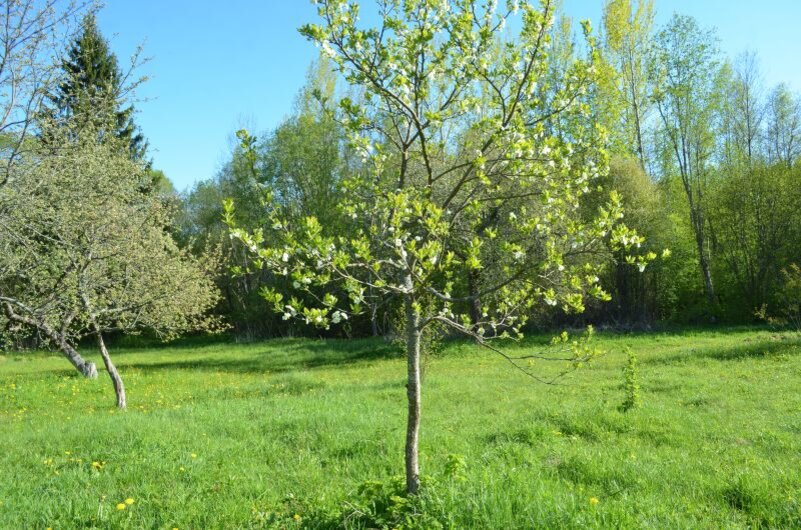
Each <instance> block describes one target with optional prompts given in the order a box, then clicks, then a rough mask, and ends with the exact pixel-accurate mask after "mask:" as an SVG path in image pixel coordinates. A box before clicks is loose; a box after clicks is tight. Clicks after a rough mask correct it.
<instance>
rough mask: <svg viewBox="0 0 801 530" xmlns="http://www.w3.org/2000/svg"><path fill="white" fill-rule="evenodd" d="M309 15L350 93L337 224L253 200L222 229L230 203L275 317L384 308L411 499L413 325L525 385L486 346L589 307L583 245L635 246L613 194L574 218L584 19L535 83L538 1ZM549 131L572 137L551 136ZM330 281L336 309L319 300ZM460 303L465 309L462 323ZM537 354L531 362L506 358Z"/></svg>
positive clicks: (416, 401) (326, 10) (597, 145)
mask: <svg viewBox="0 0 801 530" xmlns="http://www.w3.org/2000/svg"><path fill="white" fill-rule="evenodd" d="M318 5H319V14H320V17H321V19H322V23H321V24H319V25H307V26H304V27H303V28H302V29H301V32H302V33H303V35H305V36H306V37H307V38H309V39H310V40H312V41H314V42H315V43H317V44H319V45H320V46H321V47H322V49H323V51H324V52H325V53H326V54H327V55H328V56H329V57H330V58H331V59H332V60H333V61H334V63H335V64H336V65H337V68H338V70H339V72H340V73H341V75H342V76H344V78H345V79H346V80H347V82H348V83H350V85H352V86H353V87H355V89H356V90H355V91H354V93H358V94H360V99H359V102H356V101H354V100H352V99H349V98H344V99H342V100H341V102H340V109H339V110H340V114H341V120H342V122H343V123H344V125H345V127H346V129H347V132H348V135H349V142H350V145H351V147H352V148H353V149H355V150H356V151H357V152H358V153H359V154H360V156H361V158H362V163H363V168H362V169H363V170H362V171H359V172H358V173H356V174H354V175H351V176H350V177H349V178H346V179H344V180H343V182H342V183H341V184H339V185H340V186H342V189H343V193H342V194H341V196H342V197H344V199H343V200H342V202H341V203H340V204H339V205H338V206H339V207H340V208H342V211H343V212H344V213H345V214H346V217H348V218H350V219H352V220H353V224H352V226H351V227H349V228H348V229H344V228H341V227H340V230H339V232H338V233H331V231H330V230H328V227H326V226H323V225H321V223H320V222H319V221H318V220H317V219H316V218H313V217H306V218H303V219H300V220H298V221H296V222H290V221H289V219H290V218H289V216H287V215H285V211H286V210H287V208H288V205H287V204H285V203H284V202H282V201H281V200H278V199H276V196H275V194H270V193H269V191H268V193H267V201H266V205H267V209H268V214H269V219H270V222H269V224H268V225H267V227H266V229H264V230H256V231H253V232H248V231H246V230H243V229H239V228H237V226H236V222H235V217H234V205H233V204H232V202H231V201H228V202H227V203H226V205H225V212H226V213H225V216H226V220H227V222H228V223H229V225H230V227H231V234H232V236H234V237H236V238H238V239H240V240H241V241H242V242H244V243H245V245H246V247H247V248H249V249H250V250H251V252H252V255H253V264H254V266H256V267H266V268H268V269H269V270H270V271H272V272H273V273H274V274H275V275H276V277H277V278H279V279H280V278H283V279H284V280H285V282H286V285H287V289H288V290H294V291H295V292H297V293H298V294H299V296H291V297H288V298H287V297H285V295H284V293H282V292H278V291H277V290H266V291H265V292H264V295H265V297H266V298H267V299H268V300H269V301H270V302H271V304H272V305H273V307H274V308H275V310H276V311H279V312H281V313H283V315H284V318H286V319H290V318H293V317H299V318H302V319H304V320H305V321H306V322H308V323H310V324H315V325H317V326H321V327H327V326H330V325H331V324H337V323H340V322H342V321H343V320H346V319H348V318H349V316H350V315H351V314H353V313H358V312H360V311H361V310H362V307H363V305H364V304H365V302H366V297H367V296H368V294H369V293H370V292H372V293H378V294H380V295H382V296H392V297H394V298H395V299H396V300H398V301H399V303H400V304H401V305H402V307H403V313H402V315H403V316H402V321H403V328H404V335H405V353H406V360H407V381H408V382H407V399H408V422H407V431H406V451H405V453H406V454H405V458H406V486H407V490H408V492H409V493H412V494H413V493H416V492H417V491H418V489H419V486H420V471H419V456H418V441H419V436H420V418H421V406H422V394H421V353H422V352H421V348H422V346H421V344H422V342H421V339H422V337H423V333H424V332H427V331H430V330H431V329H432V328H439V329H441V330H451V331H456V332H459V333H462V334H465V335H467V336H469V337H471V338H473V339H474V340H476V341H477V342H479V343H480V344H483V345H486V346H488V347H490V348H492V349H493V350H494V351H496V352H498V353H500V354H502V355H504V357H505V358H506V359H507V360H509V361H510V362H512V363H514V364H515V366H517V367H518V368H519V369H520V370H522V371H524V372H526V373H528V374H529V375H531V376H533V377H537V374H535V373H534V372H533V371H532V369H531V368H530V367H529V366H528V364H526V363H524V362H523V358H521V357H518V358H515V357H513V356H511V355H508V354H506V353H504V352H503V351H502V350H501V349H499V348H498V347H495V346H492V345H491V344H490V343H491V341H492V340H493V339H498V338H504V337H513V336H519V335H520V333H521V328H522V326H524V324H525V323H526V320H527V318H528V316H529V315H530V313H531V311H532V310H533V309H534V308H537V307H541V306H546V307H548V306H558V307H561V308H563V309H564V310H567V311H581V310H582V309H583V307H584V300H585V297H587V296H591V297H597V298H605V297H606V296H607V295H606V293H605V292H604V291H603V290H602V288H601V287H600V285H599V284H598V267H599V265H597V260H594V259H593V255H594V253H595V251H596V250H597V249H598V248H599V247H600V246H602V245H603V244H605V243H608V242H609V241H611V242H612V243H611V244H612V245H614V246H617V247H621V246H625V247H628V246H631V245H636V244H638V243H639V242H640V238H639V237H638V236H637V235H636V234H634V233H633V232H631V231H630V230H628V229H627V228H625V227H624V226H622V225H621V224H619V220H620V218H621V217H622V215H623V213H622V211H621V207H620V204H619V200H618V198H617V196H616V195H615V194H611V196H610V197H609V200H608V202H607V203H605V205H604V206H603V207H601V208H600V209H599V210H598V212H597V215H596V216H594V218H593V219H590V220H585V219H584V216H582V215H581V204H582V201H583V199H584V198H585V197H586V196H587V195H588V194H590V193H592V192H594V190H596V179H597V178H598V177H599V176H600V175H601V174H603V173H604V172H605V171H606V168H605V166H606V157H605V154H604V152H603V149H602V147H601V143H602V142H601V141H602V139H603V134H600V132H599V131H598V129H597V127H596V125H595V124H594V123H592V122H591V121H590V120H588V119H581V118H582V117H585V118H586V116H588V114H589V108H588V106H587V105H586V104H584V102H583V97H584V95H585V94H586V93H587V90H588V87H589V86H590V84H591V83H592V82H593V76H594V66H593V64H594V61H595V60H596V52H595V51H594V48H593V39H592V38H591V37H590V36H589V27H588V25H586V24H585V31H586V34H587V41H588V44H589V49H590V51H589V54H588V57H587V58H586V59H582V60H575V61H573V62H571V63H570V64H569V65H567V67H566V68H565V69H564V71H562V75H561V77H560V79H559V82H558V83H557V84H554V85H553V86H549V87H543V86H542V83H545V82H546V81H545V77H546V76H545V74H546V72H548V71H549V56H548V49H549V43H550V29H551V25H552V22H553V14H554V7H553V5H552V3H551V2H549V1H544V2H543V3H542V5H541V6H540V7H535V6H533V5H531V3H529V2H526V1H521V2H517V1H509V2H506V5H505V7H504V8H503V9H499V8H498V7H497V6H496V2H479V1H476V0H456V1H451V2H442V1H439V0H383V1H380V2H378V9H379V12H380V15H381V23H380V25H379V26H378V27H376V28H362V27H361V25H360V23H359V6H358V5H357V4H356V3H355V2H349V1H345V0H322V1H320V2H318ZM508 17H517V18H520V19H521V20H520V23H519V24H514V25H511V27H513V28H519V31H517V34H516V37H514V38H510V39H506V40H505V39H504V35H506V30H504V29H503V28H504V25H505V23H506V21H507V18H508ZM550 78H552V76H551V77H550ZM557 120H558V121H559V124H558V126H556V125H555V124H557ZM564 123H570V124H571V127H572V128H571V129H570V130H569V131H565V130H564V127H563V126H562V125H563V124H564ZM554 130H558V131H559V134H555V133H554V134H552V133H551V131H554ZM241 137H242V139H243V146H244V147H245V148H246V149H247V146H248V145H252V144H253V140H252V138H249V137H248V135H247V134H246V133H245V132H242V134H241ZM332 206H333V205H332ZM645 261H646V258H645V257H639V258H636V262H637V264H639V265H641V266H644V264H645ZM484 268H491V270H492V274H489V275H486V276H485V277H484V279H483V282H482V286H481V288H480V289H477V290H472V291H471V292H464V289H463V287H462V286H463V284H464V282H461V281H460V279H461V277H462V276H463V275H464V274H466V273H469V271H476V270H482V269H484ZM334 284H338V287H340V288H344V291H340V292H345V293H347V296H348V298H347V299H337V297H335V296H334V295H333V294H332V291H333V285H334ZM476 300H479V301H480V305H481V313H480V315H479V319H478V321H471V318H470V313H471V307H472V303H473V302H475V301H476ZM560 340H564V345H563V347H562V348H561V352H562V353H561V354H559V355H558V356H557V358H559V359H563V360H565V361H567V362H569V363H580V362H582V361H586V360H588V359H589V358H590V357H592V355H593V353H594V352H593V351H592V350H591V349H590V348H589V347H588V346H587V345H586V344H585V343H583V342H580V341H576V342H573V343H571V342H569V341H568V340H567V339H566V338H565V339H560ZM538 356H539V357H543V356H545V354H543V355H538V354H533V355H531V356H524V358H526V359H528V358H534V357H538Z"/></svg>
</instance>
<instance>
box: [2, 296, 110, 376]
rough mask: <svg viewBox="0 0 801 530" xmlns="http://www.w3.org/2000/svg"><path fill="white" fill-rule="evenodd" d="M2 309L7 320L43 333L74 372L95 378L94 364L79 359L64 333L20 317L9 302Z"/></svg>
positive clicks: (42, 323)
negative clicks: (56, 347)
mask: <svg viewBox="0 0 801 530" xmlns="http://www.w3.org/2000/svg"><path fill="white" fill-rule="evenodd" d="M3 308H4V309H5V313H6V317H7V318H8V319H9V320H11V321H14V322H19V323H21V324H25V325H26V326H31V327H33V328H35V329H38V330H39V331H41V332H42V333H44V335H45V336H46V337H47V338H48V339H50V340H51V341H52V342H53V343H54V344H56V345H57V346H58V348H59V349H60V350H61V353H63V354H64V357H66V358H67V360H68V361H69V362H70V363H71V364H72V366H74V367H75V369H76V370H78V372H80V373H81V375H83V376H84V377H87V378H89V379H95V378H97V367H96V366H95V363H93V362H88V361H86V360H84V358H83V357H81V354H80V353H78V350H76V349H75V348H73V347H72V346H71V345H70V344H69V343H68V342H67V339H66V338H65V337H64V333H57V332H56V330H54V329H53V328H51V327H50V326H48V325H47V324H46V323H45V322H44V321H43V320H35V319H33V318H31V317H28V316H25V315H20V314H19V313H17V312H16V311H14V308H13V306H12V305H11V303H10V302H5V303H4V304H3Z"/></svg>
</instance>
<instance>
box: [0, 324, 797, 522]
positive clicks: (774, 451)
mask: <svg viewBox="0 0 801 530" xmlns="http://www.w3.org/2000/svg"><path fill="white" fill-rule="evenodd" d="M536 342H537V341H536V340H533V339H532V341H531V342H529V343H527V344H524V345H521V346H519V348H521V351H522V350H526V349H527V348H528V349H530V348H533V347H536ZM596 343H597V344H598V345H599V346H600V347H601V348H602V349H604V350H607V351H608V354H607V355H606V356H604V357H603V358H601V359H599V360H597V361H595V362H594V363H593V364H592V365H591V366H590V367H587V368H583V369H581V370H579V371H577V372H575V373H573V374H571V375H569V376H568V377H567V378H566V379H564V380H562V383H563V384H562V385H561V386H545V385H542V384H537V383H535V382H533V381H532V380H530V379H528V378H526V377H525V376H523V375H521V374H520V373H519V372H516V371H515V370H513V369H512V368H510V366H509V365H508V364H505V361H503V360H502V359H500V358H499V357H497V356H496V355H495V354H492V353H490V352H485V351H482V350H479V349H477V348H475V347H473V346H468V345H464V344H452V345H449V346H448V347H447V348H445V350H444V351H443V352H442V353H440V354H438V355H437V356H435V357H432V358H429V359H427V361H426V366H425V378H424V383H423V385H424V386H423V429H422V441H421V453H422V461H421V466H422V471H423V474H424V475H427V476H428V478H427V479H426V481H425V482H424V484H425V493H424V494H423V495H422V496H421V497H420V498H418V499H415V500H414V501H408V500H406V499H404V498H403V497H396V496H395V493H396V482H395V481H394V480H393V479H392V477H393V476H394V475H398V474H399V473H401V472H402V470H403V441H404V428H405V410H406V404H405V388H404V375H405V362H404V359H403V358H402V357H400V356H399V354H398V352H397V350H395V349H393V347H391V346H389V345H387V344H385V343H383V342H381V341H310V340H276V341H271V342H264V343H258V344H247V345H236V344H222V343H216V344H214V343H210V344H199V345H198V344H195V345H191V344H186V345H181V346H175V347H164V348H153V349H140V350H137V349H127V350H120V349H118V350H116V351H112V355H114V356H115V359H116V361H117V364H118V367H119V369H120V372H121V374H122V376H123V378H124V379H125V382H126V385H127V391H128V403H129V410H128V411H127V412H123V413H120V412H117V411H116V410H115V409H114V406H113V405H114V399H113V390H112V387H111V382H110V381H109V379H108V377H107V376H106V374H104V373H101V377H100V379H98V380H96V381H88V380H83V379H81V378H80V377H78V376H77V374H75V373H74V372H73V371H71V367H70V366H69V364H68V363H67V361H66V360H65V359H63V358H62V357H60V356H58V355H56V354H54V353H30V354H29V353H26V354H18V355H16V354H8V355H5V356H0V427H1V428H0V447H2V451H0V528H4V529H5V528H9V529H16V528H42V529H45V528H48V527H49V528H53V529H54V530H57V529H65V528H86V527H89V528H91V527H96V528H167V529H170V528H180V529H182V530H183V529H187V528H195V529H208V528H262V527H267V528H307V527H308V528H320V527H325V528H336V527H343V526H344V527H356V528H359V527H365V526H366V527H370V525H380V524H381V523H382V521H386V522H388V523H387V524H389V523H392V524H397V523H399V522H403V521H406V527H408V528H436V527H437V524H442V525H443V526H444V527H446V528H448V527H452V528H499V529H508V528H577V527H581V528H583V527H590V528H746V527H763V528H771V527H775V528H792V527H796V528H798V527H801V391H800V390H799V389H801V340H799V339H798V335H795V334H790V333H774V332H770V331H754V330H730V331H727V332H722V331H721V332H712V331H703V332H700V331H693V332H685V333H672V334H649V335H603V334H602V335H600V336H599V337H597V339H596ZM627 346H628V347H630V348H631V349H632V351H633V352H635V353H636V355H637V356H638V358H639V372H640V375H639V379H640V385H641V396H642V407H640V408H639V409H635V410H632V411H629V412H627V413H623V412H621V411H619V410H618V406H619V404H620V403H621V402H622V401H623V399H624V394H623V390H622V380H623V378H622V367H623V366H624V364H625V360H626V354H625V348H626V347H627ZM87 353H88V355H87V356H88V357H90V358H92V359H93V360H97V361H99V358H98V356H97V355H94V354H93V353H92V352H89V351H88V350H87ZM99 368H100V367H99ZM548 369H549V368H548V367H547V366H545V367H544V368H543V370H548ZM368 481H370V482H368ZM365 483H366V484H365ZM126 499H127V500H128V501H129V502H130V501H132V503H130V504H125V501H126ZM118 504H119V506H118ZM123 506H124V509H119V508H122V507H123Z"/></svg>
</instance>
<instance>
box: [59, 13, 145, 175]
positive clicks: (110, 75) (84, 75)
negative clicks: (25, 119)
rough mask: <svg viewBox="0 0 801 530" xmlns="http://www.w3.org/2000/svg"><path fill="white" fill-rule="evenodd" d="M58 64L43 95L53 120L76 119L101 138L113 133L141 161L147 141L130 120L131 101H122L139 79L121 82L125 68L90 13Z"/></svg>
mask: <svg viewBox="0 0 801 530" xmlns="http://www.w3.org/2000/svg"><path fill="white" fill-rule="evenodd" d="M61 68H62V70H63V73H62V75H63V80H62V82H61V83H60V84H59V85H58V87H57V88H56V89H55V90H53V92H52V93H51V94H49V95H48V99H49V102H50V105H51V107H52V108H48V109H46V110H47V112H48V113H49V114H50V115H52V116H53V117H55V118H57V119H65V118H66V119H70V120H72V121H75V122H80V123H81V126H82V127H84V128H87V129H88V128H92V129H95V130H97V131H98V134H99V135H101V137H102V136H103V135H105V136H113V137H115V138H116V139H118V140H119V141H120V142H121V145H122V147H123V148H124V149H126V150H127V152H128V153H129V156H130V157H131V159H132V160H136V161H144V160H145V157H146V152H147V140H146V139H145V137H144V136H143V135H142V133H141V132H140V131H139V129H138V127H137V126H136V124H135V123H134V119H133V117H134V107H133V105H127V106H125V105H126V101H127V99H128V97H129V94H130V92H131V91H132V90H133V88H134V87H135V85H138V84H139V83H141V82H142V81H143V80H139V81H136V82H134V83H133V86H131V85H126V81H128V82H130V79H129V77H130V73H129V72H123V71H122V70H121V69H120V66H119V64H118V62H117V57H116V55H114V53H113V52H111V50H110V49H109V44H108V41H107V40H106V39H105V38H104V37H103V35H102V34H101V33H100V30H99V28H98V27H97V20H96V19H95V14H94V13H89V14H87V15H86V16H85V17H84V18H83V21H82V24H81V31H80V33H79V34H78V35H77V37H76V38H75V41H74V42H73V43H72V44H71V45H70V47H69V49H68V50H67V54H66V58H65V59H64V61H63V64H62V65H61ZM108 117H111V119H110V120H109V118H108Z"/></svg>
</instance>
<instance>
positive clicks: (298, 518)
mask: <svg viewBox="0 0 801 530" xmlns="http://www.w3.org/2000/svg"><path fill="white" fill-rule="evenodd" d="M292 519H294V520H296V521H300V514H298V513H296V514H295V515H294V516H292Z"/></svg>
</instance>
